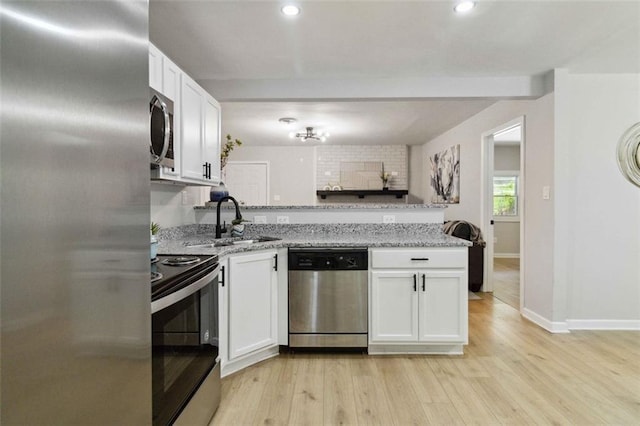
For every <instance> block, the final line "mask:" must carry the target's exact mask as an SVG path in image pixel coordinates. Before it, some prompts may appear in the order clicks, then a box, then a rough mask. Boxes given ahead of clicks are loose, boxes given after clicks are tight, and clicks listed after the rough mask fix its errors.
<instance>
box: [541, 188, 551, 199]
mask: <svg viewBox="0 0 640 426" xmlns="http://www.w3.org/2000/svg"><path fill="white" fill-rule="evenodd" d="M550 198H551V188H550V187H548V186H543V187H542V199H543V200H548V199H550Z"/></svg>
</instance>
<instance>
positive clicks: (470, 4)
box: [453, 0, 476, 13]
mask: <svg viewBox="0 0 640 426" xmlns="http://www.w3.org/2000/svg"><path fill="white" fill-rule="evenodd" d="M474 7H476V2H474V1H470V0H466V1H461V2H460V3H458V4H456V5H455V7H454V8H453V10H454V11H456V12H458V13H466V12H469V11H470V10H471V9H473V8H474Z"/></svg>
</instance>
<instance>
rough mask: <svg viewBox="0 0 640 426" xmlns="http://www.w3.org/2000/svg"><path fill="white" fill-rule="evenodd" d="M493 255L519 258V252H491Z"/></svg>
mask: <svg viewBox="0 0 640 426" xmlns="http://www.w3.org/2000/svg"><path fill="white" fill-rule="evenodd" d="M493 257H498V258H500V259H520V253H493Z"/></svg>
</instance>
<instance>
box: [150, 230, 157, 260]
mask: <svg viewBox="0 0 640 426" xmlns="http://www.w3.org/2000/svg"><path fill="white" fill-rule="evenodd" d="M156 257H158V238H156V236H155V235H153V234H151V260H153V259H155V258H156Z"/></svg>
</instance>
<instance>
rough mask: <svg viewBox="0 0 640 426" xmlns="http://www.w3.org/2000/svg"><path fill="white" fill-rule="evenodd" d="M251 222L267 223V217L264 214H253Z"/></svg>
mask: <svg viewBox="0 0 640 426" xmlns="http://www.w3.org/2000/svg"><path fill="white" fill-rule="evenodd" d="M253 223H267V217H266V216H254V217H253Z"/></svg>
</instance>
